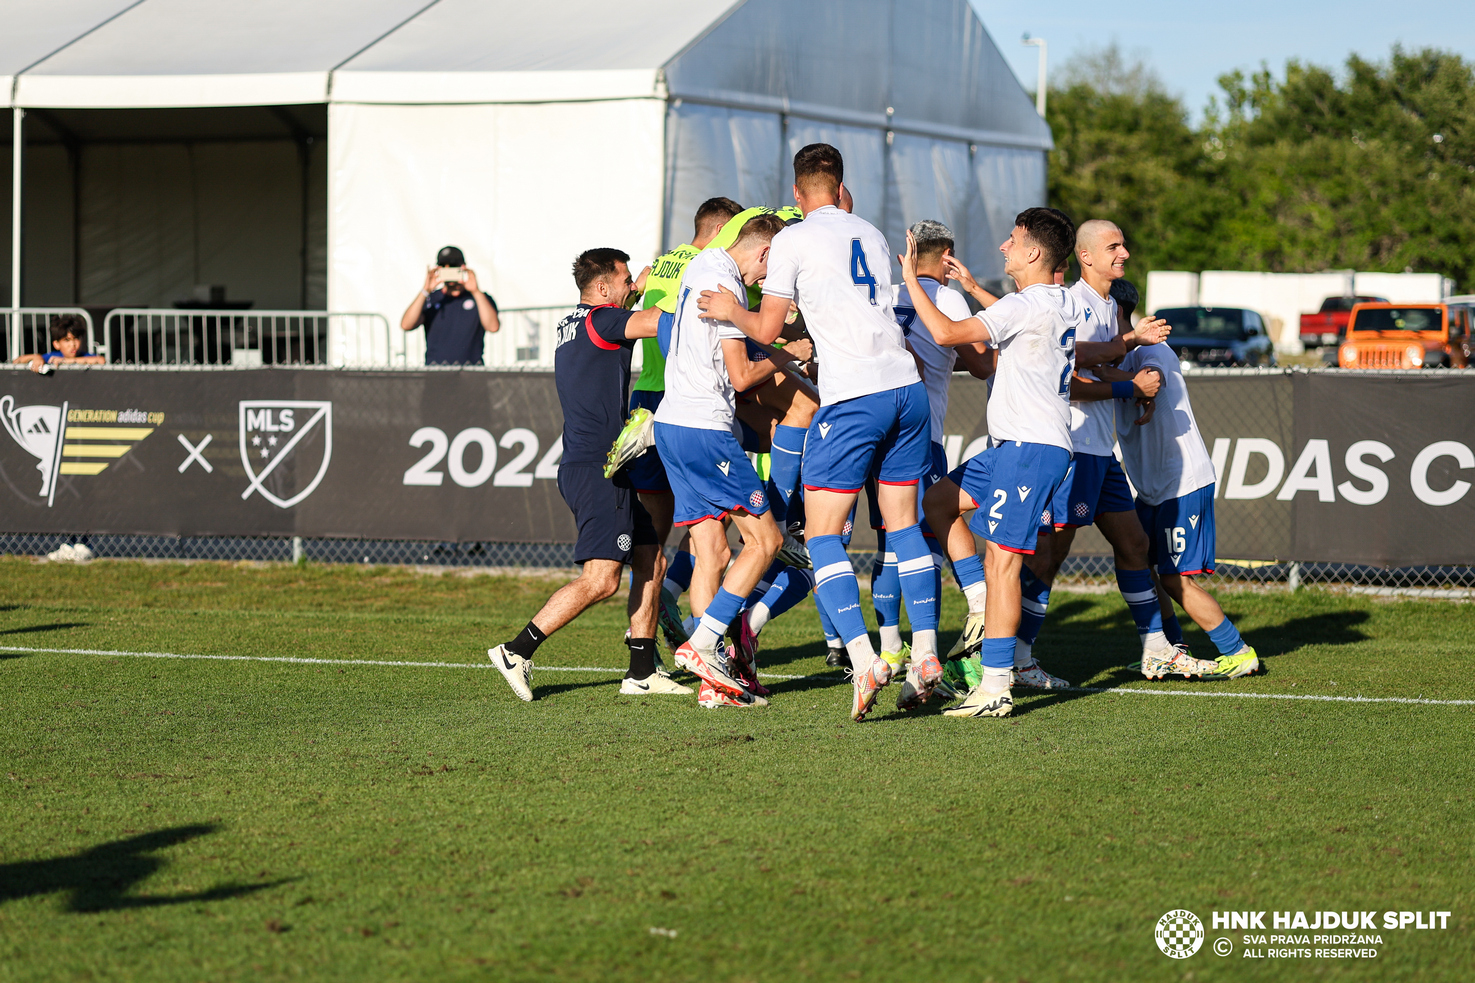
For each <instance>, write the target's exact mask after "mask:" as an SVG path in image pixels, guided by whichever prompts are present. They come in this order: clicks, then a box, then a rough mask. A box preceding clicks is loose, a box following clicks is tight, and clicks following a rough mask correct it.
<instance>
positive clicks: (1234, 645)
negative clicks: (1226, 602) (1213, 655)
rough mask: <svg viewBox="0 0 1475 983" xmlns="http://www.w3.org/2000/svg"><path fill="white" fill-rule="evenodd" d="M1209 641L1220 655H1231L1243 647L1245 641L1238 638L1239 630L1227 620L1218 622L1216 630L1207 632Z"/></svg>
mask: <svg viewBox="0 0 1475 983" xmlns="http://www.w3.org/2000/svg"><path fill="white" fill-rule="evenodd" d="M1209 641H1211V642H1213V643H1214V647H1215V648H1216V649H1218V650H1219V654H1220V655H1233V654H1234V653H1236V652H1238V651H1239V650H1240V649H1242V648H1244V647H1245V640H1244V639H1243V638H1240V637H1239V629H1238V628H1236V627H1234V622H1232V621H1230V620H1229V619H1228V618H1225V619H1224V620H1223V621H1221V622H1219V627H1218V628H1212V629H1210V630H1209Z"/></svg>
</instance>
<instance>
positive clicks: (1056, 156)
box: [1047, 46, 1475, 291]
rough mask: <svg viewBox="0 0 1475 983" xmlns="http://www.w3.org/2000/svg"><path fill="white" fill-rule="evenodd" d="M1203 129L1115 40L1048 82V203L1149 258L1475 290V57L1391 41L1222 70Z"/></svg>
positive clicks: (1185, 265) (1161, 263)
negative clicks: (1280, 64) (1313, 61)
mask: <svg viewBox="0 0 1475 983" xmlns="http://www.w3.org/2000/svg"><path fill="white" fill-rule="evenodd" d="M1219 87H1220V92H1219V93H1218V94H1217V95H1215V96H1213V97H1211V98H1210V99H1209V102H1208V105H1207V107H1206V108H1205V111H1204V113H1203V114H1202V118H1201V121H1200V122H1198V123H1197V124H1195V123H1194V122H1193V121H1192V120H1191V118H1190V114H1189V112H1188V110H1187V107H1185V106H1184V104H1183V102H1182V100H1181V99H1179V98H1178V97H1176V96H1174V95H1171V94H1170V93H1168V92H1167V91H1166V90H1165V89H1164V87H1163V85H1162V83H1161V82H1160V81H1159V80H1158V79H1157V78H1156V77H1155V76H1154V75H1153V74H1152V72H1151V71H1150V70H1148V69H1146V68H1145V67H1144V66H1143V65H1142V64H1141V63H1140V62H1139V63H1135V64H1134V63H1131V62H1129V61H1128V60H1127V59H1125V58H1124V57H1123V56H1122V53H1121V52H1120V50H1119V49H1117V48H1116V47H1115V46H1112V47H1109V48H1106V49H1104V50H1102V51H1098V52H1095V53H1092V54H1089V55H1086V56H1082V57H1079V58H1077V59H1075V60H1073V61H1072V62H1071V63H1070V64H1068V65H1067V66H1066V70H1065V71H1064V72H1063V73H1062V81H1061V84H1060V85H1059V86H1058V87H1055V86H1052V87H1051V90H1050V94H1049V103H1048V112H1047V118H1048V122H1049V123H1050V127H1051V130H1052V132H1053V134H1054V137H1055V149H1054V150H1053V151H1052V152H1051V154H1050V177H1049V193H1050V203H1051V204H1052V205H1054V206H1056V207H1057V208H1061V209H1063V210H1064V211H1065V212H1066V213H1068V214H1069V215H1070V216H1071V217H1072V218H1074V219H1076V220H1077V221H1082V220H1084V219H1087V218H1092V217H1100V218H1110V219H1113V220H1115V221H1116V222H1117V223H1118V224H1119V225H1121V227H1122V228H1123V230H1124V231H1125V232H1126V233H1127V242H1128V246H1129V247H1130V248H1131V249H1132V251H1133V254H1134V258H1133V263H1132V266H1133V268H1134V269H1136V270H1137V271H1139V275H1145V272H1146V271H1147V270H1151V269H1159V270H1168V269H1174V270H1195V271H1198V270H1258V271H1265V272H1295V273H1301V272H1317V271H1321V270H1333V269H1357V270H1378V271H1388V272H1402V271H1412V272H1418V273H1441V274H1443V275H1445V276H1448V277H1450V278H1452V279H1453V280H1455V282H1456V283H1457V284H1458V287H1457V289H1459V290H1461V291H1470V290H1472V289H1475V276H1472V271H1475V224H1472V223H1475V207H1472V206H1475V66H1472V64H1471V63H1470V62H1467V61H1466V60H1465V59H1463V58H1461V57H1460V56H1459V55H1457V54H1454V53H1451V52H1447V51H1439V50H1435V49H1432V48H1431V49H1424V50H1420V51H1416V52H1409V51H1404V50H1403V49H1402V48H1401V47H1397V46H1395V47H1394V48H1393V50H1392V53H1391V55H1390V57H1389V58H1388V59H1387V60H1386V61H1381V62H1379V61H1369V60H1366V59H1364V58H1362V57H1360V56H1358V55H1352V56H1351V57H1349V58H1348V59H1347V62H1346V64H1345V66H1344V67H1343V69H1342V70H1341V71H1333V70H1331V69H1328V68H1323V67H1320V66H1316V65H1307V64H1302V63H1301V62H1299V61H1295V60H1293V61H1290V62H1288V63H1287V65H1286V67H1285V70H1284V72H1283V73H1282V74H1280V75H1276V74H1274V73H1273V72H1272V71H1270V70H1269V69H1268V68H1265V67H1262V68H1261V70H1259V71H1257V72H1254V73H1252V74H1249V75H1246V74H1244V73H1243V72H1238V71H1236V72H1231V73H1229V74H1227V75H1222V76H1220V77H1219Z"/></svg>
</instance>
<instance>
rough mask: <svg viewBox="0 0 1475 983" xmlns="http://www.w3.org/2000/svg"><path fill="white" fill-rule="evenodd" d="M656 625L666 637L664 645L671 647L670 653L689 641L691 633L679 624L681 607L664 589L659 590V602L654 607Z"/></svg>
mask: <svg viewBox="0 0 1475 983" xmlns="http://www.w3.org/2000/svg"><path fill="white" fill-rule="evenodd" d="M656 623H657V624H658V625H660V628H661V634H663V635H665V636H666V644H667V645H669V646H671V651H673V652H674V651H676V650H677V649H679V648H681V646H683V645H685V644H686V643H687V642H688V641H690V640H691V632H689V631H687V630H686V626H685V625H683V624H682V623H681V606H680V605H679V604H678V603H677V602H676V598H675V596H673V595H672V593H671V592H670V591H668V590H667V589H666V588H664V587H662V588H661V601H660V603H659V604H658V605H656Z"/></svg>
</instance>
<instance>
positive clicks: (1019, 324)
mask: <svg viewBox="0 0 1475 983" xmlns="http://www.w3.org/2000/svg"><path fill="white" fill-rule="evenodd" d="M975 316H976V317H977V318H978V319H979V320H980V321H982V322H983V323H984V324H985V325H987V326H988V333H989V342H988V343H989V347H990V348H997V349H998V350H999V362H998V368H997V369H996V370H995V372H994V376H993V388H992V389H991V390H990V391H989V399H988V435H989V437H990V438H992V440H993V442H994V443H995V444H1000V443H1003V442H1004V441H1006V440H1017V441H1023V442H1025V443H1030V444H1051V445H1053V446H1055V447H1061V448H1064V449H1065V450H1067V451H1069V450H1070V449H1071V439H1070V375H1071V372H1072V371H1073V370H1074V369H1075V362H1076V342H1075V333H1076V332H1077V331H1079V330H1080V329H1081V327H1082V326H1083V325H1084V324H1085V321H1086V314H1085V310H1084V309H1083V308H1082V306H1081V303H1080V301H1078V300H1077V299H1076V297H1075V295H1074V294H1072V293H1071V292H1070V291H1068V290H1066V289H1065V288H1064V287H1057V286H1055V285H1054V284H1044V283H1036V284H1032V285H1031V286H1028V287H1025V288H1024V289H1023V290H1021V291H1019V293H1016V294H1006V295H1005V296H1003V297H1000V298H999V299H998V300H997V301H995V302H994V304H993V306H991V307H987V308H985V309H983V310H982V311H979V312H978V314H977V315H975Z"/></svg>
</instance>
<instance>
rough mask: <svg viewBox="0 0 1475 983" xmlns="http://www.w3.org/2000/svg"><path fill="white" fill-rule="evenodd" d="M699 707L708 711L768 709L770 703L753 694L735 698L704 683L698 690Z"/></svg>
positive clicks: (744, 694)
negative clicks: (729, 708) (732, 708)
mask: <svg viewBox="0 0 1475 983" xmlns="http://www.w3.org/2000/svg"><path fill="white" fill-rule="evenodd" d="M688 692H690V690H688ZM697 706H701V707H706V708H707V709H708V710H715V709H717V708H718V707H766V706H768V701H767V700H765V699H764V698H763V697H761V696H755V695H753V694H752V693H742V694H739V695H738V696H733V695H732V694H730V693H726V692H724V691H722V690H720V689H718V688H717V687H715V686H713V685H712V684H711V683H708V682H705V681H704V682H703V683H702V685H701V686H700V687H699V688H698V689H697Z"/></svg>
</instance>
